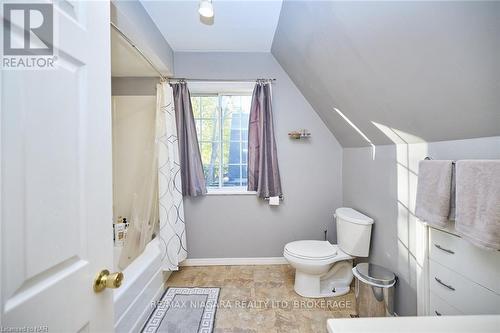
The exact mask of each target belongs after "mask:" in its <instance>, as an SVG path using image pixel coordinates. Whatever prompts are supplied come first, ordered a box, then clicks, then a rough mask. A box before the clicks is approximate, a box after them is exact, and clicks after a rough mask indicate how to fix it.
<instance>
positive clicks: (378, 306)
mask: <svg viewBox="0 0 500 333" xmlns="http://www.w3.org/2000/svg"><path fill="white" fill-rule="evenodd" d="M352 273H353V274H354V276H355V277H356V281H355V286H354V292H355V295H356V310H357V313H358V316H359V317H391V316H393V315H394V284H395V283H396V275H395V274H394V273H393V272H391V271H390V270H388V269H386V268H384V267H382V266H378V265H375V264H370V263H361V264H357V265H356V267H354V268H353V269H352Z"/></svg>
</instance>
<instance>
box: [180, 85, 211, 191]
mask: <svg viewBox="0 0 500 333" xmlns="http://www.w3.org/2000/svg"><path fill="white" fill-rule="evenodd" d="M172 90H173V94H174V106H175V119H176V123H177V136H178V139H179V160H180V163H181V179H182V195H183V196H191V197H196V196H199V195H204V194H206V193H207V187H206V185H205V176H204V174H203V165H202V162H201V155H200V147H199V146H198V138H197V136H196V125H195V122H194V116H193V109H192V107H191V96H190V94H189V89H188V87H187V84H186V82H179V83H175V84H172Z"/></svg>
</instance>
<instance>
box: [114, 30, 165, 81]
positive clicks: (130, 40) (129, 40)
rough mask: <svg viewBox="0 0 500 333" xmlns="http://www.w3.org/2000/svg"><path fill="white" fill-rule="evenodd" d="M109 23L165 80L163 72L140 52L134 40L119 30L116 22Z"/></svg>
mask: <svg viewBox="0 0 500 333" xmlns="http://www.w3.org/2000/svg"><path fill="white" fill-rule="evenodd" d="M109 23H110V24H111V26H112V27H113V29H115V30H116V32H118V33H119V34H120V35H121V36H122V37H123V39H125V41H126V42H127V43H129V44H130V46H132V47H133V48H134V49H135V50H136V51H137V52H138V53H139V54H140V55H141V57H143V58H144V60H146V61H147V63H148V64H149V65H150V66H151V68H153V69H154V70H155V71H156V72H157V73H158V75H159V76H160V78H161V79H162V81H166V80H167V77H166V76H165V75H163V73H162V72H161V71H160V70H159V69H158V68H156V66H155V65H154V64H153V62H152V61H151V60H150V59H149V58H148V57H147V56H146V55H145V54H144V52H142V50H141V49H140V48H139V47H138V46H137V45H136V44H135V43H134V41H133V40H132V39H130V38H129V37H128V36H127V35H126V34H125V33H124V32H123V31H121V30H120V28H118V27H117V26H116V24H114V23H113V22H109Z"/></svg>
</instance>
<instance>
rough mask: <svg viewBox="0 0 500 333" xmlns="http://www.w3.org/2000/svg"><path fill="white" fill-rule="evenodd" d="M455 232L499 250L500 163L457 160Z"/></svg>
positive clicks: (478, 244)
mask: <svg viewBox="0 0 500 333" xmlns="http://www.w3.org/2000/svg"><path fill="white" fill-rule="evenodd" d="M456 173H457V182H456V186H457V194H456V195H457V199H456V200H457V202H456V210H457V211H456V219H455V229H456V230H457V231H458V233H459V234H460V235H461V236H462V237H463V238H464V239H467V240H468V241H470V242H471V243H472V244H474V245H477V246H479V247H483V248H489V249H495V250H500V160H475V161H458V162H457V165H456Z"/></svg>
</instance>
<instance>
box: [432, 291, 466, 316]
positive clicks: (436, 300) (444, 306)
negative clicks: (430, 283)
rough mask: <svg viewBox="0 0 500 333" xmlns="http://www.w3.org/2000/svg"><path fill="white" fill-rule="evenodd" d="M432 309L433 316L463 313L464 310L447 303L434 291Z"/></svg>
mask: <svg viewBox="0 0 500 333" xmlns="http://www.w3.org/2000/svg"><path fill="white" fill-rule="evenodd" d="M430 311H431V313H430V315H431V316H456V315H463V313H462V312H460V311H459V310H458V309H456V308H454V307H453V306H451V305H449V304H448V303H446V302H445V300H443V299H442V298H441V297H439V296H437V295H436V294H434V293H431V294H430Z"/></svg>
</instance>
